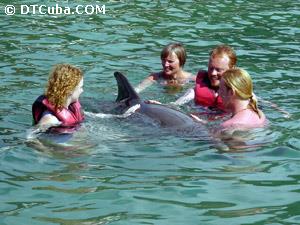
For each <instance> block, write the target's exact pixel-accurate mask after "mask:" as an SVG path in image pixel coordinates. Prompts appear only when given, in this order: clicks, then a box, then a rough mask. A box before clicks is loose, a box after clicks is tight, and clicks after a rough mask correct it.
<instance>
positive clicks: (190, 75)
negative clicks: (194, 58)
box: [183, 71, 196, 81]
mask: <svg viewBox="0 0 300 225" xmlns="http://www.w3.org/2000/svg"><path fill="white" fill-rule="evenodd" d="M183 74H184V77H185V79H187V80H191V81H195V80H196V76H195V75H193V74H192V73H190V72H186V71H184V72H183Z"/></svg>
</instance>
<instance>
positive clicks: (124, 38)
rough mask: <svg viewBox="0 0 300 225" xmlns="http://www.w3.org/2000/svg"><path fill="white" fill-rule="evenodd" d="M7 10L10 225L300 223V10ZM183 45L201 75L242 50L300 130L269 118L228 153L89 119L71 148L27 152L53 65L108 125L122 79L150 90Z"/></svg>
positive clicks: (140, 6)
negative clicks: (169, 51)
mask: <svg viewBox="0 0 300 225" xmlns="http://www.w3.org/2000/svg"><path fill="white" fill-rule="evenodd" d="M7 4H11V3H10V2H9V1H5V2H4V3H1V4H0V5H1V7H0V17H1V20H0V27H1V33H0V50H1V55H0V59H1V60H0V77H1V86H0V93H1V94H0V102H1V106H0V135H1V140H0V224H1V225H2V224H3V225H6V224H7V225H14V224H32V225H34V224H39V225H46V224H47V225H50V224H62V225H71V224H76V225H77V224H82V225H86V224H114V225H115V224H122V225H124V224H130V225H132V224H201V225H202V224H209V225H211V224H216V225H219V224H231V225H235V224H270V225H271V224H272V225H275V224H276V225H277V224H299V223H300V216H299V214H300V210H299V209H300V197H299V192H300V185H299V182H300V174H299V171H300V170H299V169H300V166H299V165H300V164H299V161H300V152H299V150H300V140H299V128H300V125H299V124H300V123H299V118H300V104H299V102H300V97H299V96H300V92H299V84H300V79H299V70H300V66H299V65H300V63H299V62H300V57H299V50H300V47H299V46H300V22H299V21H300V20H299V18H300V3H299V1H291V0H289V1H279V0H276V1H270V0H266V1H263V2H261V1H256V0H255V1H225V0H224V1H209V2H207V1H151V2H150V1H142V0H139V1H105V2H101V3H100V2H98V1H97V2H96V3H94V2H92V3H91V2H88V1H82V2H81V4H82V5H84V4H105V5H106V14H105V15H103V14H100V15H68V16H63V15H58V16H53V15H20V14H16V15H13V16H7V15H5V14H4V7H5V5H7ZM21 4H29V3H28V2H25V1H23V2H22V3H20V2H19V3H18V5H16V6H20V5H21ZM30 4H41V3H40V2H39V1H32V2H31V3H30ZM43 4H44V5H51V4H54V3H53V2H52V1H44V2H43ZM61 4H63V5H65V6H67V5H69V6H71V7H74V6H75V3H68V1H62V3H61ZM172 41H181V42H183V43H184V44H185V46H186V49H187V53H188V61H187V64H186V66H185V69H186V70H187V71H189V72H192V73H196V72H197V70H199V69H205V68H206V66H207V58H208V53H209V51H210V50H211V49H212V48H213V47H214V46H215V45H217V44H221V43H226V44H229V45H231V46H232V47H234V49H235V50H236V52H237V54H238V57H239V61H238V64H239V66H241V67H243V68H245V69H246V70H248V71H249V73H250V74H251V76H252V77H253V80H254V84H255V93H256V94H257V95H258V96H260V97H261V98H263V99H264V100H268V101H271V102H273V103H276V104H277V105H278V106H279V107H281V108H282V109H285V110H287V111H288V112H289V113H290V114H291V117H290V118H284V117H283V114H282V113H281V112H278V111H277V110H274V108H272V107H270V106H269V105H267V104H263V105H262V107H263V110H264V112H265V114H266V115H267V117H268V118H269V120H270V126H269V127H268V128H267V129H264V130H260V131H257V133H255V134H251V135H252V136H253V137H252V136H251V135H249V136H248V142H247V145H246V146H244V148H242V149H238V150H235V149H231V151H226V152H225V151H222V149H221V150H220V148H218V147H217V145H216V143H214V142H211V141H208V140H207V137H203V136H199V137H195V136H193V137H186V136H184V135H182V136H181V135H176V134H173V133H172V132H166V131H164V130H161V129H159V128H157V127H155V126H153V124H151V121H150V122H149V121H148V122H147V121H146V122H145V121H144V123H143V124H142V125H141V123H140V121H139V120H140V119H139V118H127V119H120V118H104V119H101V118H93V117H87V120H86V122H85V123H84V125H83V127H82V128H81V129H80V130H79V131H78V132H77V133H76V135H75V137H74V140H73V143H71V144H70V145H68V146H61V147H57V146H50V145H49V146H48V147H47V148H45V149H43V150H37V149H36V148H35V147H32V146H30V145H27V144H26V135H27V132H28V129H30V127H31V122H32V119H31V104H32V101H33V100H34V99H35V98H36V96H38V95H39V94H41V93H42V92H43V90H44V85H45V82H46V80H47V78H48V72H49V70H50V69H51V67H52V66H53V65H54V64H56V63H61V62H69V63H72V64H75V65H77V66H79V67H80V68H82V69H83V70H84V72H85V92H84V93H83V95H82V101H83V102H85V103H86V105H85V107H86V110H91V108H92V106H91V105H93V107H94V108H97V107H99V108H100V111H101V110H104V108H107V107H108V106H107V105H109V102H111V101H113V100H114V99H115V98H116V92H117V87H116V82H115V80H114V77H113V72H114V71H116V70H120V71H122V72H124V73H126V74H127V76H128V78H129V80H130V81H131V82H132V83H133V84H134V85H136V84H138V82H139V81H140V80H141V79H143V78H144V77H145V76H147V75H148V74H149V73H150V72H153V71H158V70H159V69H160V60H159V54H160V51H161V49H162V47H163V46H164V45H165V44H168V43H169V42H172ZM180 94H181V93H176V94H170V93H167V92H166V91H165V90H164V89H162V88H159V87H157V86H156V87H151V88H149V89H147V90H145V91H144V92H143V93H142V97H143V98H145V99H147V98H150V99H158V100H160V101H162V102H169V101H173V100H174V99H176V98H177V97H178V96H180ZM90 98H92V99H94V101H90V100H89V99H90ZM96 101H99V103H96ZM182 109H183V110H186V111H191V110H194V108H193V106H192V105H190V106H185V107H183V108H182ZM230 144H231V145H232V143H230V141H229V143H228V142H227V143H225V145H229V146H230ZM256 144H257V145H258V146H256Z"/></svg>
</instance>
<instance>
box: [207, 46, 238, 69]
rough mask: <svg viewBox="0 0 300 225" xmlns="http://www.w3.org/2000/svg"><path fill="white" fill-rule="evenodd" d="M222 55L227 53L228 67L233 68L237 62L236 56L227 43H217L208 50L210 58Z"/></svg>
mask: <svg viewBox="0 0 300 225" xmlns="http://www.w3.org/2000/svg"><path fill="white" fill-rule="evenodd" d="M224 55H227V56H228V58H229V69H232V68H234V67H235V66H236V64H237V56H236V53H235V51H234V50H233V48H231V47H229V46H228V45H219V46H217V47H215V48H214V49H213V50H212V51H211V52H210V58H214V57H216V56H219V57H222V56H224Z"/></svg>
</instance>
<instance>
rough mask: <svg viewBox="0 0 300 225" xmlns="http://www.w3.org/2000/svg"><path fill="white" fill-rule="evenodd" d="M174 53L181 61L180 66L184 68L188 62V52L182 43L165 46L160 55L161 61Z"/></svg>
mask: <svg viewBox="0 0 300 225" xmlns="http://www.w3.org/2000/svg"><path fill="white" fill-rule="evenodd" d="M173 52H174V53H175V54H176V56H177V57H178V59H179V65H180V66H181V67H183V66H184V64H185V61H186V51H185V48H184V47H183V45H182V44H181V43H170V44H168V45H167V46H165V47H164V48H163V50H162V51H161V53H160V59H161V60H163V59H165V58H167V57H168V56H169V55H171V54H172V53H173Z"/></svg>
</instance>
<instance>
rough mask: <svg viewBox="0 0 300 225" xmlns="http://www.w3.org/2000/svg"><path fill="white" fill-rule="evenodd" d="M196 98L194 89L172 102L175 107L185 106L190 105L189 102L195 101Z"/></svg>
mask: <svg viewBox="0 0 300 225" xmlns="http://www.w3.org/2000/svg"><path fill="white" fill-rule="evenodd" d="M194 97H195V91H194V88H190V89H188V90H187V91H186V92H185V94H184V95H183V96H181V97H180V98H178V99H177V100H176V101H175V102H172V104H174V105H183V104H185V103H188V102H189V101H191V100H193V99H194Z"/></svg>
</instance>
